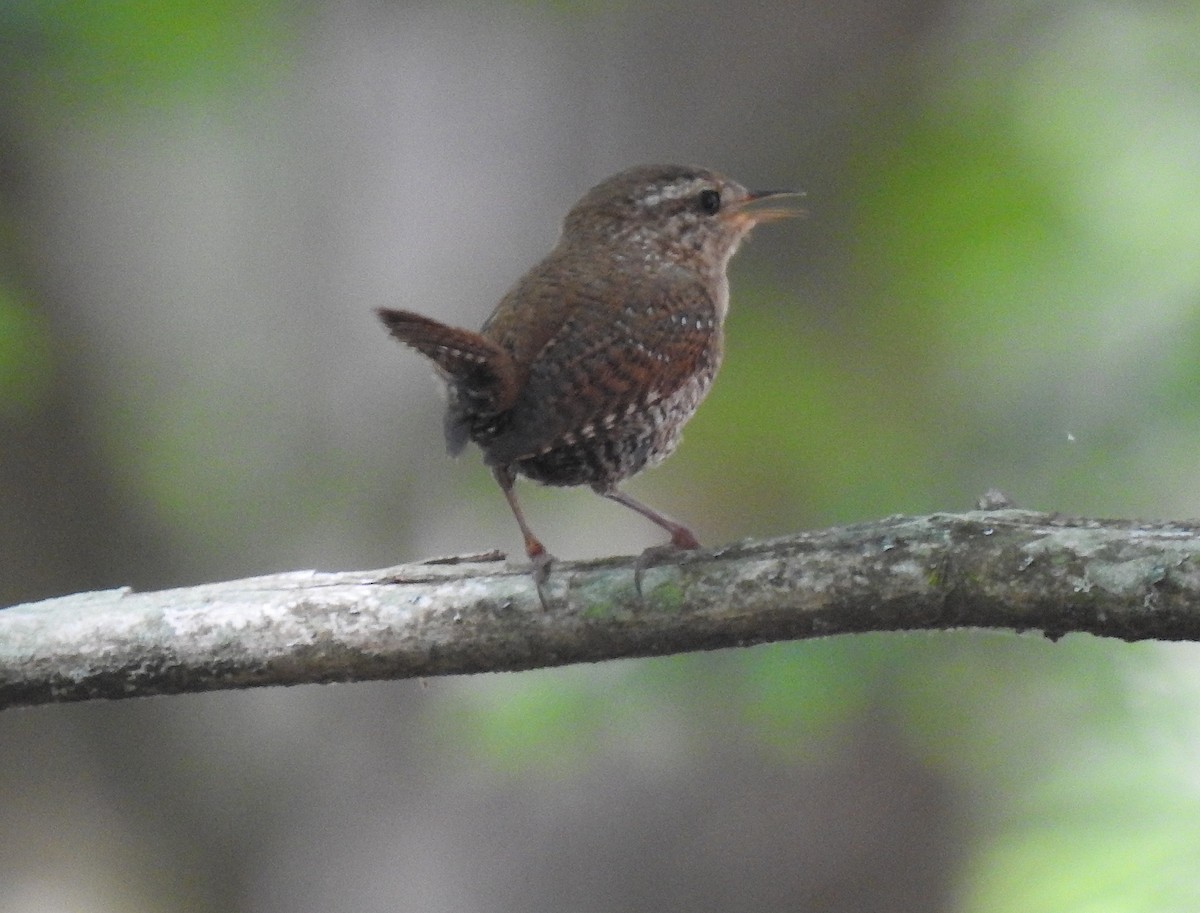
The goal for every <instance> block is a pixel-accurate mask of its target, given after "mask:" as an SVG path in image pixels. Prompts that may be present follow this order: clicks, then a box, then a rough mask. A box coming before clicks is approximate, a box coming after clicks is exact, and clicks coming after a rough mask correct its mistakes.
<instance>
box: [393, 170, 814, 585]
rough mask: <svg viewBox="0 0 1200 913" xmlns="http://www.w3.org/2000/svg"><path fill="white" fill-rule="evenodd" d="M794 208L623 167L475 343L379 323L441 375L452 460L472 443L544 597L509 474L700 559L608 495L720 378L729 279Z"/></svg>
mask: <svg viewBox="0 0 1200 913" xmlns="http://www.w3.org/2000/svg"><path fill="white" fill-rule="evenodd" d="M795 195H796V194H794V193H793V192H791V191H758V192H754V191H749V190H747V189H746V188H745V187H743V186H742V185H741V184H738V183H735V182H734V181H731V180H730V179H729V178H726V177H724V176H722V175H720V174H717V173H716V172H714V171H709V170H708V169H705V168H696V167H687V166H680V165H649V166H644V167H639V168H631V169H629V170H627V171H623V172H621V173H620V174H618V175H615V176H614V177H611V178H609V179H608V180H606V181H604V182H602V183H600V184H598V185H596V186H595V187H593V188H592V189H591V190H590V191H588V192H587V194H586V195H585V196H584V197H583V199H581V200H580V201H579V202H578V203H576V204H575V206H574V207H573V208H572V209H571V211H570V212H569V213H567V217H566V220H565V221H564V223H563V228H562V235H561V237H560V238H559V241H558V244H557V246H556V247H555V248H554V250H552V251H551V252H550V254H549V255H548V256H547V257H546V258H545V259H544V260H542V262H541V263H539V264H538V265H537V266H535V267H534V268H533V269H531V270H530V271H529V272H528V273H526V274H525V275H524V276H523V277H522V278H521V279H520V280H519V281H518V282H517V284H516V285H515V286H513V288H512V289H511V290H510V291H509V292H508V294H506V295H505V296H504V298H503V299H502V300H501V301H500V303H499V305H497V306H496V309H495V310H494V311H493V312H492V315H491V316H490V317H489V318H488V319H487V321H486V322H485V323H484V325H483V328H482V329H481V330H480V331H479V332H478V333H475V332H472V331H470V330H464V329H459V328H457V327H452V326H447V325H446V324H444V323H440V322H439V321H437V320H433V319H431V318H429V317H423V316H421V315H420V314H414V313H410V312H408V311H397V310H391V309H389V308H380V309H379V310H378V314H379V317H380V319H381V320H382V321H383V322H384V324H385V325H386V326H387V328H388V329H389V330H390V331H391V334H392V335H393V336H395V337H396V338H397V339H399V340H400V341H401V342H403V343H405V344H406V345H408V346H411V347H412V348H414V349H416V350H417V351H418V352H420V353H421V354H422V355H425V356H426V357H428V358H430V359H432V360H433V362H434V363H435V364H436V365H437V369H438V372H439V374H440V375H441V376H442V377H443V379H444V380H445V382H446V385H447V387H448V392H449V399H448V404H447V408H446V417H445V434H446V444H447V449H448V450H449V452H450V453H451V454H452V455H456V454H458V453H460V452H461V451H462V449H463V448H464V447H465V446H466V444H467V442H468V441H474V442H475V443H476V444H477V445H478V446H479V448H480V449H481V450H482V451H483V457H484V462H485V463H486V464H487V465H488V466H489V467H490V468H491V470H492V473H493V475H494V476H495V477H496V481H497V482H498V483H499V484H500V488H501V490H502V491H503V492H504V497H505V498H506V499H507V500H508V505H509V507H510V508H511V509H512V512H513V515H514V516H515V517H516V520H517V523H518V525H519V526H520V527H521V533H522V535H523V536H524V539H525V553H526V554H527V555H528V556H529V559H530V561H531V562H532V563H533V568H534V580H535V582H536V583H537V585H538V592H539V594H542V584H543V583H544V582H545V581H546V579H547V574H548V570H549V566H550V562H551V561H552V560H553V559H552V556H551V555H550V553H549V552H547V551H546V548H545V546H544V545H542V543H541V540H539V539H538V537H537V536H535V535H534V533H533V531H532V529H530V526H529V524H528V523H527V522H526V520H525V516H524V514H523V513H522V511H521V506H520V504H519V503H518V501H517V496H516V492H515V491H514V481H515V477H516V476H517V475H523V476H526V477H527V478H530V479H533V480H534V481H537V482H541V483H542V484H544V485H564V486H569V485H589V486H591V488H592V490H593V491H595V492H596V493H597V494H599V495H602V496H604V497H605V498H608V499H610V500H612V501H616V502H617V503H618V504H624V505H625V506H626V507H629V508H632V509H633V510H635V511H637V512H638V513H640V514H641V515H642V516H644V517H646V518H647V519H649V520H651V521H652V522H654V523H656V524H658V525H659V526H661V527H662V528H663V529H665V530H666V531H667V532H668V533H670V535H671V545H672V546H673V547H675V548H678V549H694V548H699V546H700V543H699V541H698V540H697V538H696V536H695V534H694V533H693V532H692V531H691V530H690V529H688V527H686V526H684V525H683V524H682V523H679V522H677V521H675V520H672V519H671V518H670V517H667V516H665V515H664V514H661V513H659V512H658V511H656V510H654V509H653V508H651V507H649V506H647V505H645V504H643V503H641V502H640V501H637V500H635V499H634V498H632V497H630V496H629V495H627V494H625V493H624V492H622V491H621V490H620V489H619V488H618V487H617V486H618V484H619V483H620V482H622V481H623V480H625V479H628V478H629V477H630V476H632V475H634V474H635V473H637V472H640V471H641V470H642V469H644V468H646V467H647V466H652V465H654V464H655V463H658V462H659V461H661V460H662V459H664V458H665V457H667V456H669V455H670V453H671V452H672V451H673V450H674V449H675V448H676V446H677V445H678V444H679V441H680V436H681V432H682V430H683V426H684V424H685V423H686V422H687V420H688V419H689V418H691V417H692V414H693V413H694V412H695V411H696V407H697V406H699V405H700V401H701V400H703V399H704V396H705V394H707V393H708V390H709V387H710V386H711V384H712V381H713V377H714V376H715V375H716V373H717V369H718V368H719V367H720V365H721V352H722V333H723V324H724V322H725V314H726V311H727V310H728V307H729V284H728V281H727V279H726V276H725V269H726V266H727V265H728V263H729V260H730V258H731V257H732V256H733V255H734V253H735V252H736V251H737V249H738V245H739V244H740V243H741V241H742V239H743V238H745V237H746V235H747V234H748V233H749V232H750V230H751V229H752V228H753V227H754V226H755V225H756V224H758V223H759V222H765V221H769V220H773V219H778V218H783V217H786V216H790V215H794V214H796V211H795V210H793V209H791V208H788V207H786V206H778V205H773V203H775V202H776V201H778V200H780V199H781V198H784V197H789V196H795ZM764 203H765V205H764ZM542 601H543V603H544V602H545V597H544V594H543V595H542Z"/></svg>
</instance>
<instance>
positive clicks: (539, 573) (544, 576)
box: [529, 548, 554, 612]
mask: <svg viewBox="0 0 1200 913" xmlns="http://www.w3.org/2000/svg"><path fill="white" fill-rule="evenodd" d="M529 560H530V562H531V563H532V564H533V574H532V577H533V585H534V586H535V587H537V594H538V599H539V600H540V601H541V603H542V608H543V609H545V610H546V611H547V612H549V611H550V595H549V592H548V590H547V588H546V584H547V583H548V582H549V580H550V565H551V564H553V563H554V556H553V555H551V554H550V553H549V552H548V551H546V550H545V549H544V548H543V549H541V550H540V551H536V552H532V553H531V554H530V555H529Z"/></svg>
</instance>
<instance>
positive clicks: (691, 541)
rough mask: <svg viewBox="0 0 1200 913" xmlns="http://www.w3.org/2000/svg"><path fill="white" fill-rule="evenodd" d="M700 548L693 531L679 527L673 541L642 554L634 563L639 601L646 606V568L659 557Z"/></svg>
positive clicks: (634, 579)
mask: <svg viewBox="0 0 1200 913" xmlns="http://www.w3.org/2000/svg"><path fill="white" fill-rule="evenodd" d="M698 548H700V543H699V541H697V539H696V537H695V536H693V535H692V533H691V531H690V530H688V529H685V528H683V527H682V526H681V527H679V528H678V529H677V530H676V531H675V532H674V533H672V535H671V541H670V543H669V544H667V545H652V546H650V547H649V548H648V549H646V550H645V551H643V552H642V553H641V554H640V555H638V556H637V560H636V561H635V562H634V563H633V588H634V589H635V590H636V591H637V597H638V602H640V603H642V605H643V606H644V605H645V603H646V594H645V593H643V592H642V574H644V573H645V571H646V569H647V568H649V567H650V566H651V564H652V563H653V562H654V561H656V560H657V559H659V558H670V557H672V556H674V555H678V554H679V553H680V552H690V551H695V550H696V549H698Z"/></svg>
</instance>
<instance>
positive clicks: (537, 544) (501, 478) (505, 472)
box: [492, 466, 554, 611]
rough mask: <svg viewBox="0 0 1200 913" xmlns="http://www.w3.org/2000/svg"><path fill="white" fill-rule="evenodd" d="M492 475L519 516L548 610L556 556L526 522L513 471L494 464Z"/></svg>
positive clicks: (528, 552) (519, 524)
mask: <svg viewBox="0 0 1200 913" xmlns="http://www.w3.org/2000/svg"><path fill="white" fill-rule="evenodd" d="M492 475H494V476H495V477H496V482H497V483H499V485H500V490H501V491H503V492H504V499H505V500H506V501H508V506H509V509H510V510H512V512H513V516H514V517H516V518H517V525H518V526H519V527H521V535H522V536H523V537H524V539H525V554H526V555H528V556H529V560H530V562H531V563H532V564H533V582H534V585H535V586H536V587H537V591H538V599H540V600H541V601H542V608H543V609H546V610H547V611H548V610H549V609H550V603H549V600H548V599H547V597H546V590H545V584H546V581H547V580H548V579H549V578H550V564H551V562H553V561H554V556H553V555H551V554H550V553H549V552H548V551H546V546H544V545H542V541H541V540H540V539H539V538H538V537H537V536H535V535H534V534H533V530H531V529H530V528H529V524H528V523H526V522H525V514H524V513H523V512H522V511H521V505H520V503H518V501H517V493H516V491H515V490H514V480H513V474H512V471H511V470H510V469H509V468H508V467H507V466H494V467H492Z"/></svg>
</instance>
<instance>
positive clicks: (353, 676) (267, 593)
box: [0, 509, 1200, 708]
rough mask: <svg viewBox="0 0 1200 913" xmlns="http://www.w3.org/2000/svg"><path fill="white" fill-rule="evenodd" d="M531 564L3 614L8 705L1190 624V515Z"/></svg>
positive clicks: (905, 529) (1139, 635) (300, 582)
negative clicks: (545, 580) (865, 641)
mask: <svg viewBox="0 0 1200 913" xmlns="http://www.w3.org/2000/svg"><path fill="white" fill-rule="evenodd" d="M642 564H643V568H642V572H641V575H640V578H641V595H640V596H639V593H638V591H637V588H636V587H635V571H636V569H637V567H638V559H635V558H613V559H605V560H602V561H590V562H561V563H556V564H555V565H554V567H553V570H552V572H551V576H550V581H549V584H548V595H549V600H550V608H549V610H547V609H544V608H543V607H542V605H541V604H540V603H539V600H538V596H537V593H536V590H535V589H534V587H533V584H532V582H531V580H530V578H529V576H528V573H527V569H525V568H522V567H513V566H508V565H506V564H504V563H503V558H502V556H499V555H482V556H467V557H466V558H462V559H442V560H434V561H429V562H425V563H422V564H413V565H404V566H400V567H395V568H389V569H386V570H380V571H361V572H349V573H319V572H316V571H302V572H295V573H288V574H276V575H272V576H268V577H257V578H253V579H250V580H237V581H231V582H227V583H215V584H207V585H203V586H197V587H188V588H182V589H175V590H165V591H162V592H156V593H134V592H131V591H130V590H128V589H118V590H105V591H101V592H95V593H82V594H79V595H75V596H67V597H63V598H59V599H50V600H46V601H43V602H37V603H29V604H25V605H19V606H13V607H11V608H8V609H4V610H0V708H5V707H15V706H22V705H31V704H41V703H48V702H56V701H78V700H89V699H92V698H123V697H135V696H143V695H152V694H172V693H180V692H199V691H211V690H216V689H223V688H248V687H254V686H261V685H294V684H301V683H311V682H333V681H363V680H368V679H395V678H407V677H413V676H433V675H453V674H463V673H476V672H499V671H514V670H520V669H531V668H535V667H539V666H557V665H563V664H566V663H577V662H596V661H600V660H607V659H616V658H619V657H633V656H652V655H661V654H667V653H681V652H685V651H689V650H710V649H716V648H721V647H738V646H746V645H749V644H757V643H763V642H766V641H778V640H789V639H799V638H807V637H824V636H830V635H835V634H849V633H855V632H862V631H900V630H914V629H948V628H960V627H976V628H1003V629H1009V630H1013V631H1028V630H1032V631H1040V632H1042V633H1044V634H1045V635H1047V636H1049V637H1051V638H1057V637H1059V636H1061V635H1063V634H1067V633H1072V632H1086V633H1090V634H1095V635H1099V636H1103V637H1114V638H1120V639H1122V640H1141V639H1146V638H1156V639H1161V640H1197V639H1200V525H1198V524H1195V523H1177V522H1153V523H1142V522H1135V521H1125V520H1115V521H1107V520H1088V519H1075V518H1065V517H1058V516H1053V515H1047V514H1039V513H1032V512H1029V511H1020V510H1009V509H1002V510H993V511H974V512H970V513H964V514H934V515H932V516H927V517H893V518H889V519H885V520H881V521H877V522H872V523H863V524H860V525H856V526H849V527H841V528H836V529H828V530H820V531H816V532H809V533H800V534H797V535H794V536H789V537H786V538H782V539H775V540H771V541H747V542H740V543H737V544H734V545H731V546H727V547H724V548H719V549H715V550H706V551H699V552H689V553H676V554H671V555H661V556H654V557H649V558H646V559H645V560H644V561H643V562H642Z"/></svg>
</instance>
